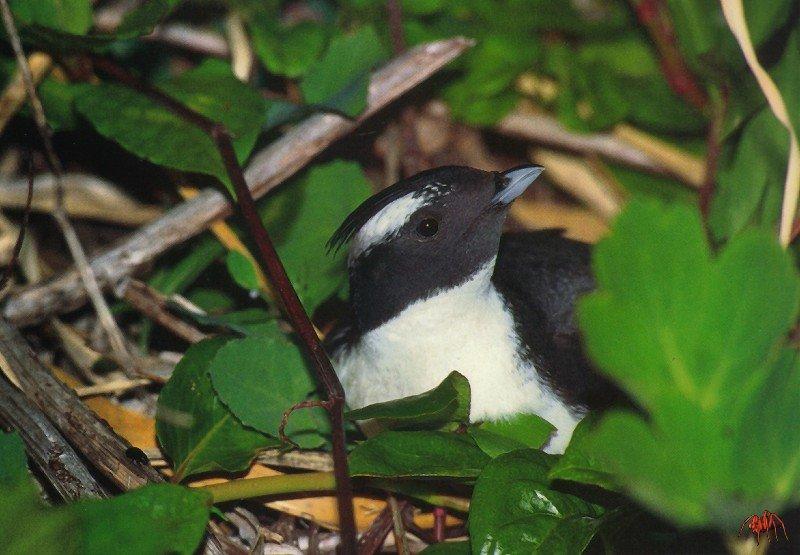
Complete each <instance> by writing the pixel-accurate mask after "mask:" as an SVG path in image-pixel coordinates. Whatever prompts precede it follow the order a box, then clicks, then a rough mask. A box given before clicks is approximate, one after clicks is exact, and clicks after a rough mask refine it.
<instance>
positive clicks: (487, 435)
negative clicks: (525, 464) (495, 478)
mask: <svg viewBox="0 0 800 555" xmlns="http://www.w3.org/2000/svg"><path fill="white" fill-rule="evenodd" d="M554 430H555V426H553V425H552V424H550V423H549V422H548V421H547V420H545V419H543V418H542V417H540V416H538V415H536V414H517V415H514V416H512V417H511V418H508V419H505V420H497V421H494V422H483V423H482V424H480V425H478V426H472V427H471V428H470V430H469V433H470V435H471V436H472V439H474V440H475V443H477V444H478V447H480V448H481V449H482V450H483V451H484V452H485V453H486V454H487V455H489V456H490V457H492V458H494V457H497V456H498V455H502V454H503V453H508V452H510V451H515V450H517V449H526V448H531V447H532V448H534V449H539V448H540V447H541V446H542V445H544V444H545V443H546V442H547V440H548V439H550V435H551V434H552V433H553V431H554Z"/></svg>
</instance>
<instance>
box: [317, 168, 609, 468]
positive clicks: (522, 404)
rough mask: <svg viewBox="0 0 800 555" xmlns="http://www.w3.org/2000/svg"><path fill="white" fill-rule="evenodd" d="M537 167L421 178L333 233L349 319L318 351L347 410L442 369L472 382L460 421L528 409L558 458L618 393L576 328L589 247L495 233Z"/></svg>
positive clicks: (414, 387) (398, 186) (373, 202)
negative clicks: (343, 263)
mask: <svg viewBox="0 0 800 555" xmlns="http://www.w3.org/2000/svg"><path fill="white" fill-rule="evenodd" d="M543 169H544V168H542V167H541V166H539V165H525V166H518V167H514V168H511V169H509V170H507V171H503V172H495V171H482V170H479V169H475V168H471V167H466V166H444V167H439V168H435V169H431V170H427V171H423V172H421V173H419V174H417V175H414V176H412V177H410V178H407V179H404V180H401V181H399V182H397V183H395V184H394V185H391V186H389V187H388V188H386V189H384V190H382V191H380V192H378V193H376V194H375V195H373V196H371V197H370V198H368V199H367V200H365V201H364V202H363V203H362V204H361V205H360V206H358V207H357V208H356V209H355V210H354V211H353V212H352V213H351V214H350V215H349V216H348V217H347V218H346V219H345V220H344V222H343V223H342V224H341V226H340V227H339V228H338V229H337V230H336V232H335V233H334V234H333V236H332V237H331V239H330V240H329V242H328V248H329V249H331V250H338V249H340V248H342V247H344V246H345V245H348V254H347V269H348V274H349V286H350V288H349V295H350V299H349V310H348V313H347V316H346V317H344V318H342V320H341V322H340V324H339V325H338V327H337V328H335V329H334V331H333V332H332V333H331V334H330V335H329V338H328V341H327V344H326V346H327V348H328V349H329V352H330V354H331V359H332V361H333V366H334V368H335V370H336V372H337V374H338V375H339V378H340V380H341V382H342V386H343V387H344V390H345V395H346V399H347V403H348V406H349V407H350V408H353V409H357V408H361V407H364V406H367V405H371V404H374V403H381V402H386V401H391V400H395V399H399V398H403V397H408V396H411V395H417V394H420V393H423V392H425V391H428V390H430V389H432V388H434V387H435V386H437V385H438V384H439V383H440V382H441V381H442V380H444V379H445V378H446V377H447V376H448V375H449V374H450V373H451V372H452V371H458V372H459V373H461V374H462V375H464V376H465V377H466V378H467V380H468V381H469V383H470V388H471V403H470V415H469V416H470V421H471V422H481V421H502V420H504V419H509V418H511V417H513V416H514V415H516V414H519V413H535V414H537V415H539V416H540V417H542V418H544V419H545V420H547V421H548V422H550V423H551V424H552V425H553V426H554V427H555V428H556V431H555V432H554V435H552V436H551V438H550V439H549V442H548V443H547V444H546V445H545V447H544V450H545V451H546V452H549V453H562V452H563V450H564V449H565V447H566V445H567V444H568V442H569V440H570V437H571V435H572V432H573V430H574V429H575V426H576V425H577V423H578V422H579V421H580V420H581V419H582V418H583V417H584V416H585V415H586V414H587V412H588V411H590V410H595V409H598V410H602V409H605V408H607V407H608V406H612V405H613V404H614V402H615V400H616V399H618V398H619V390H618V389H617V388H616V386H615V385H614V384H613V383H611V382H610V381H609V380H607V379H606V378H605V377H603V376H602V375H601V374H600V373H598V372H597V371H596V369H595V368H594V367H593V365H592V364H591V362H590V361H589V359H588V358H587V356H586V354H585V352H584V349H583V347H582V341H581V334H580V331H579V329H578V327H577V325H576V322H575V304H576V301H577V299H578V298H579V297H580V296H582V295H584V294H586V293H588V292H590V291H592V290H593V289H594V288H595V281H594V278H593V276H592V272H591V249H590V246H589V245H587V244H585V243H581V242H578V241H574V240H570V239H567V238H565V237H564V236H563V230H558V229H556V230H541V231H534V232H518V233H503V224H504V222H505V220H506V216H507V214H508V210H509V206H510V205H511V203H512V202H513V201H514V200H515V199H516V198H518V197H519V196H520V195H521V194H522V193H524V192H525V191H526V190H527V189H528V187H529V186H530V185H531V183H533V182H534V181H535V180H536V178H538V177H539V175H540V174H541V173H542V171H543Z"/></svg>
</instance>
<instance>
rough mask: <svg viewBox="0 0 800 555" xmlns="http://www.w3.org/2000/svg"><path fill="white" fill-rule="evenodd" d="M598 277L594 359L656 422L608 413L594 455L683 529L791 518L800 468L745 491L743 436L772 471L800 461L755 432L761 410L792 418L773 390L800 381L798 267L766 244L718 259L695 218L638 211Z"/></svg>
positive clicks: (597, 261) (607, 246) (657, 209)
mask: <svg viewBox="0 0 800 555" xmlns="http://www.w3.org/2000/svg"><path fill="white" fill-rule="evenodd" d="M754 267H757V268H758V270H757V271H754V270H753V269H754ZM594 270H595V274H596V276H597V279H598V290H597V292H595V293H592V294H590V295H588V296H587V297H585V298H584V299H583V301H582V302H581V303H580V304H579V311H578V314H579V321H580V324H581V327H582V329H583V331H584V336H585V340H586V345H587V348H588V351H589V354H590V355H591V356H592V358H593V359H594V360H595V361H596V362H597V363H598V364H599V366H600V368H601V369H602V370H603V371H604V372H606V373H607V374H608V375H609V376H610V377H611V378H613V379H614V380H615V381H617V382H618V383H619V384H620V385H621V386H622V387H624V388H625V389H626V390H627V391H628V393H629V394H630V395H631V396H632V397H633V398H634V399H635V400H636V401H637V402H638V403H639V405H640V406H641V407H642V409H643V410H644V411H645V412H646V413H647V415H648V419H647V420H644V419H643V418H642V417H640V416H638V415H635V414H632V413H627V412H613V413H611V414H609V415H608V416H606V417H605V418H604V419H603V420H602V421H601V422H600V425H599V426H598V427H597V428H596V429H595V430H592V431H591V432H590V433H589V434H588V437H587V438H586V444H585V449H586V450H587V452H588V453H589V454H590V456H591V457H594V458H595V459H596V462H598V463H599V466H600V467H601V468H604V469H609V470H610V471H611V472H612V473H613V475H614V482H616V483H618V484H619V485H620V486H621V487H622V488H623V489H624V490H625V491H627V492H629V493H631V494H632V495H633V496H634V497H635V498H636V499H637V500H639V501H640V502H642V503H644V504H645V505H646V506H647V507H649V508H650V509H651V510H653V511H654V512H656V513H658V514H661V515H665V516H667V517H668V518H670V519H671V520H673V521H674V522H677V523H679V524H681V525H685V526H708V525H714V526H718V527H719V528H720V529H721V530H726V531H728V530H730V529H736V527H737V526H738V523H739V522H740V521H741V515H742V514H752V513H754V512H757V509H756V507H757V506H759V507H760V506H762V505H764V506H770V507H775V508H776V509H774V510H780V508H782V507H784V506H785V505H786V504H787V503H788V502H789V501H790V500H791V499H793V498H794V496H795V494H794V493H790V492H793V491H796V489H797V484H798V483H799V482H800V469H798V468H796V465H789V466H788V468H784V471H783V473H782V474H778V475H772V476H763V475H762V476H761V477H762V478H763V480H762V481H760V482H759V483H758V485H755V484H752V487H749V488H748V489H745V488H743V486H742V484H743V481H744V480H743V477H742V468H741V467H740V464H741V462H740V461H741V458H742V455H741V450H742V448H743V447H742V445H741V443H739V442H740V441H741V440H740V439H738V434H740V433H742V434H749V437H750V439H749V444H748V447H747V449H749V450H753V451H754V452H762V453H763V452H766V451H767V450H768V449H769V450H771V453H770V459H771V460H773V457H774V459H782V460H783V461H794V460H800V450H798V447H797V443H789V442H783V443H781V442H780V440H776V438H775V437H773V434H772V432H770V433H769V434H764V436H763V439H761V437H762V435H761V434H753V433H752V430H753V423H754V422H756V420H754V418H753V417H754V415H753V410H754V409H753V407H754V406H760V404H763V405H772V406H771V407H770V409H769V410H770V411H775V412H774V413H773V414H791V413H792V411H793V410H794V408H792V407H793V406H794V404H793V403H795V402H796V400H795V397H794V396H793V395H791V394H787V395H781V396H774V395H772V394H770V393H769V391H771V389H770V388H769V387H767V385H766V384H774V383H776V380H781V381H782V382H784V383H785V382H786V381H787V379H788V381H790V382H792V381H794V380H796V377H795V376H794V374H793V372H797V371H798V370H797V366H796V362H795V363H791V364H790V363H789V362H787V361H786V360H785V356H783V355H782V354H781V353H782V350H781V344H782V343H783V342H784V341H785V340H784V338H785V336H786V334H787V332H788V330H789V329H790V328H791V326H792V324H793V323H794V322H795V320H796V318H797V308H798V300H799V298H800V293H799V291H800V284H799V282H798V277H797V273H796V270H795V268H794V266H793V264H792V260H791V257H790V256H789V255H788V254H787V253H786V252H785V251H783V250H782V249H781V248H780V246H779V245H778V244H777V242H776V240H775V239H774V237H773V236H772V234H764V233H759V232H746V233H742V234H741V235H739V236H737V237H735V238H734V239H732V240H731V241H730V242H729V243H728V245H727V246H726V247H725V248H724V249H723V250H722V251H721V252H720V253H719V254H718V255H717V256H713V257H712V255H711V252H710V249H709V247H708V245H707V243H706V239H705V237H704V232H703V228H702V225H701V223H700V219H699V215H698V214H697V212H696V211H695V210H694V209H692V208H689V207H673V208H671V209H665V208H664V207H662V206H660V205H658V204H656V203H644V202H632V203H631V204H630V205H629V206H628V208H627V209H626V210H625V211H624V212H623V214H622V215H621V216H619V218H618V219H617V221H616V222H615V225H614V227H613V230H612V233H611V235H610V236H609V237H608V238H607V239H605V240H603V241H602V242H601V243H600V244H599V245H598V246H597V247H596V249H595V253H594ZM787 364H789V366H791V367H793V368H794V370H789V369H787ZM762 442H763V443H762ZM775 449H777V451H775ZM710 461H711V462H710ZM784 464H785V463H784ZM747 483H748V484H750V482H749V481H748V482H747ZM760 510H763V509H760ZM771 510H773V509H771ZM737 519H738V522H737Z"/></svg>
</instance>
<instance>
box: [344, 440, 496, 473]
mask: <svg viewBox="0 0 800 555" xmlns="http://www.w3.org/2000/svg"><path fill="white" fill-rule="evenodd" d="M489 460H490V459H489V457H488V456H487V455H486V454H485V453H484V452H483V451H481V450H480V449H479V448H478V446H477V445H475V442H474V441H473V440H472V438H470V437H469V436H467V435H464V434H454V433H449V432H428V431H423V432H391V431H390V432H383V433H380V434H378V435H377V436H375V437H373V438H370V439H368V440H366V441H365V442H363V443H360V444H359V445H357V446H356V447H355V449H353V451H352V452H351V453H350V461H349V462H350V473H351V474H352V475H353V476H373V477H386V478H439V477H452V478H475V477H476V476H478V474H480V472H481V470H482V469H483V467H484V466H486V463H488V462H489Z"/></svg>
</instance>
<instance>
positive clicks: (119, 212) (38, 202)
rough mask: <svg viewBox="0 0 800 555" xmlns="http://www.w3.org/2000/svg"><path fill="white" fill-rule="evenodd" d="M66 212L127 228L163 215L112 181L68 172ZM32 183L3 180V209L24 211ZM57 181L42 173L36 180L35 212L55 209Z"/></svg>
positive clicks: (0, 190)
mask: <svg viewBox="0 0 800 555" xmlns="http://www.w3.org/2000/svg"><path fill="white" fill-rule="evenodd" d="M61 184H62V185H63V187H64V210H66V212H67V214H68V215H69V216H70V217H71V218H91V219H95V220H99V221H104V222H111V223H114V224H118V225H124V226H140V225H142V224H146V223H148V222H151V221H153V220H154V219H156V218H157V217H159V216H160V215H161V214H162V212H163V211H162V210H161V208H160V207H158V206H153V205H147V204H142V203H140V202H139V201H137V200H135V199H133V198H131V197H130V196H128V195H127V194H126V193H124V192H123V191H122V190H121V189H120V188H119V187H118V186H117V185H115V184H114V183H111V182H110V181H108V180H106V179H104V178H102V177H98V176H96V175H89V174H83V173H65V174H64V175H62V176H61ZM27 190H28V182H27V179H26V178H22V179H16V180H11V181H5V180H3V181H0V206H2V207H4V208H22V207H23V206H24V205H25V198H26V196H27ZM55 193H56V179H55V177H54V176H53V175H52V174H49V173H48V174H40V175H37V176H36V177H34V179H33V203H32V205H31V209H32V210H33V211H35V212H48V213H49V212H52V211H53V210H54V209H55Z"/></svg>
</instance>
